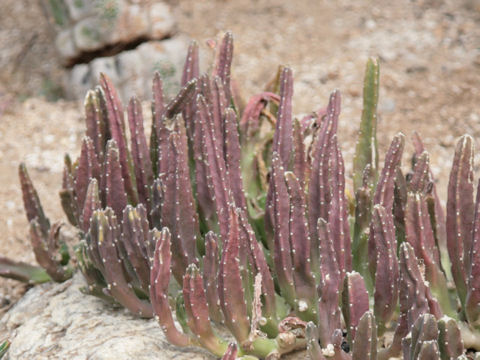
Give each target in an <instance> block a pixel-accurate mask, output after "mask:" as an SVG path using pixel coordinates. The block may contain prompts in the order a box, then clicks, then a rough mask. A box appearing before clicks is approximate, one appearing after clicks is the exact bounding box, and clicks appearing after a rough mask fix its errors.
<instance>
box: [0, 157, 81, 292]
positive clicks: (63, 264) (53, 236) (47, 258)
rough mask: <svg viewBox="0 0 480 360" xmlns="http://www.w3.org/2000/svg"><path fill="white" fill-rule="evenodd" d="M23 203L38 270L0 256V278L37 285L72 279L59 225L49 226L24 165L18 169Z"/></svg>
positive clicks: (35, 267) (67, 254)
mask: <svg viewBox="0 0 480 360" xmlns="http://www.w3.org/2000/svg"><path fill="white" fill-rule="evenodd" d="M19 178H20V184H21V187H22V193H23V203H24V207H25V212H26V214H27V219H28V221H29V223H30V242H31V244H32V248H33V252H34V254H35V258H36V260H37V262H38V264H39V265H40V266H41V267H38V266H33V265H29V264H26V263H23V262H17V261H14V260H11V259H8V258H6V257H3V256H1V257H0V276H3V277H8V278H12V279H15V280H20V281H23V282H27V283H30V284H38V283H42V282H46V281H50V280H54V281H59V282H61V281H65V280H67V279H69V278H70V277H71V276H72V268H71V267H70V266H69V265H68V262H69V259H70V255H69V253H68V249H67V246H66V244H65V242H64V240H63V239H62V236H61V233H60V228H61V223H58V222H57V223H55V224H53V225H50V220H49V219H48V218H47V217H46V216H45V213H44V211H43V208H42V205H41V203H40V199H39V197H38V194H37V191H36V190H35V188H34V187H33V184H32V182H31V180H30V177H29V175H28V172H27V169H26V168H25V165H23V164H22V165H20V167H19Z"/></svg>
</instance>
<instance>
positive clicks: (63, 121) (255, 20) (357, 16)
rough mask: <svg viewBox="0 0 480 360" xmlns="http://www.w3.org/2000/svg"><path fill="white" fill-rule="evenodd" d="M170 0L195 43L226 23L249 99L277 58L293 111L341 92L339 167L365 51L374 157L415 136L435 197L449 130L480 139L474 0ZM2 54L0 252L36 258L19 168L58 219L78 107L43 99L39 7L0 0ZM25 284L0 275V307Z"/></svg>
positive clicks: (44, 25)
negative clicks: (371, 76) (375, 96)
mask: <svg viewBox="0 0 480 360" xmlns="http://www.w3.org/2000/svg"><path fill="white" fill-rule="evenodd" d="M32 3H33V4H32ZM170 3H172V5H173V6H175V7H176V10H175V14H176V16H177V18H178V21H179V29H180V31H181V32H184V33H186V34H187V35H189V36H190V37H192V38H194V39H197V40H198V41H199V42H200V43H202V44H204V43H205V40H207V39H209V38H212V37H215V36H216V35H217V34H218V32H220V31H222V30H226V29H229V30H232V31H233V33H234V35H235V58H234V59H235V60H234V74H235V78H236V81H237V82H238V85H239V87H240V88H241V90H242V93H243V94H244V96H245V97H249V96H251V95H253V94H254V93H257V92H259V91H261V90H262V89H263V87H264V86H265V84H266V83H267V82H268V81H269V80H270V79H271V78H272V76H273V75H274V74H275V72H276V69H277V66H278V65H279V64H287V65H289V66H291V67H292V68H293V71H294V74H295V78H296V83H295V103H294V104H295V109H294V110H295V113H297V114H301V113H307V112H310V111H312V110H317V109H318V108H320V107H322V106H324V105H325V104H326V101H327V100H328V95H329V93H330V92H331V91H332V90H333V89H336V88H338V89H340V90H341V91H342V93H343V110H342V116H341V125H340V135H339V136H340V141H341V144H342V148H343V152H344V155H345V157H346V163H347V170H348V168H349V166H348V164H349V163H350V161H351V157H352V153H353V145H354V142H355V131H356V129H357V127H358V121H359V118H360V114H361V102H362V101H361V99H362V98H361V96H362V77H363V72H364V66H365V62H366V59H367V58H368V56H378V57H379V58H380V63H381V86H380V106H379V126H378V131H379V142H380V146H381V151H380V152H381V153H383V152H384V151H385V149H386V147H387V146H388V143H389V141H390V139H391V138H392V136H393V135H394V134H395V133H397V132H398V131H402V132H404V133H405V134H406V135H407V139H409V136H410V135H411V133H412V131H414V130H416V131H418V132H420V133H421V135H422V136H423V138H424V141H425V144H426V146H427V148H428V149H429V150H430V153H431V162H432V167H433V170H434V173H435V174H436V176H437V179H438V185H439V190H440V193H441V194H442V197H443V198H444V195H445V192H446V191H445V189H446V184H447V181H448V180H447V179H448V171H449V166H450V163H451V159H452V156H453V148H454V144H455V141H456V139H457V137H458V136H459V135H461V134H463V133H470V134H471V135H473V136H474V137H476V136H477V135H480V101H479V100H480V96H479V87H478V84H480V5H479V4H478V2H476V0H470V1H460V0H458V1H456V0H445V1H442V0H418V1H407V0H404V1H396V2H393V1H386V0H382V1H377V2H375V5H372V4H373V2H370V1H352V0H350V1H346V0H341V1H308V0H296V1H273V0H270V1H268V0H235V1H234V0H230V1H227V0H226V1H220V0H217V1H215V0H208V1H206V0H205V1H198V0H181V1H180V0H178V1H173V0H172V1H170ZM0 49H1V52H0V119H1V120H0V136H1V137H0V138H1V141H0V160H1V161H0V183H1V184H2V186H1V187H0V203H1V205H2V206H0V228H1V229H2V233H1V235H0V247H1V249H3V251H1V253H2V254H3V255H7V256H9V257H12V258H15V259H19V260H24V261H29V262H33V261H34V258H33V255H32V253H31V250H30V247H29V241H28V234H27V232H28V231H27V222H26V219H25V216H24V213H23V209H22V200H21V193H20V190H19V185H18V180H17V167H18V164H19V163H20V162H21V161H25V162H26V163H27V165H28V168H29V170H30V175H31V177H32V178H33V180H34V182H35V185H36V186H37V189H38V191H39V194H40V197H41V199H42V201H43V204H44V207H45V209H46V211H47V213H48V215H49V216H50V218H51V219H52V220H58V219H61V220H65V218H64V216H63V214H62V211H61V209H60V204H59V199H58V190H59V188H60V182H61V169H62V161H63V154H64V153H65V152H69V153H71V154H77V153H78V151H79V142H80V140H81V137H82V133H83V122H82V111H81V106H80V104H79V103H78V102H65V101H58V102H55V103H50V102H47V101H46V100H45V97H50V98H53V97H55V96H56V92H55V91H56V89H57V88H58V84H60V78H61V75H62V73H63V70H62V69H61V68H60V67H59V65H58V62H57V60H56V58H55V50H54V47H53V42H52V40H51V33H50V29H49V26H48V22H47V21H46V20H45V17H43V14H42V12H41V11H40V8H39V7H37V6H36V3H35V2H32V1H29V0H23V1H19V0H2V3H1V5H0ZM203 50H204V51H207V50H206V46H204V49H203ZM410 153H411V145H408V146H407V149H406V154H410ZM404 163H405V164H407V156H405V159H404ZM477 163H480V162H478V161H477ZM347 172H348V171H347ZM24 290H25V287H24V286H22V285H18V284H17V283H15V282H13V281H5V280H1V282H0V309H1V308H2V307H3V310H5V308H6V307H8V306H7V304H8V303H11V302H12V301H15V300H16V299H18V297H19V296H20V295H21V293H22V292H23V291H24Z"/></svg>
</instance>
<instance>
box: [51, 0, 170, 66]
mask: <svg viewBox="0 0 480 360" xmlns="http://www.w3.org/2000/svg"><path fill="white" fill-rule="evenodd" d="M52 6H53V5H52ZM57 7H58V9H56V10H54V9H53V7H50V10H51V12H52V16H53V15H54V14H57V17H58V16H59V14H60V13H61V15H62V19H61V25H60V24H57V26H56V27H55V30H56V31H57V35H56V44H57V47H59V49H58V50H59V54H60V56H61V58H62V60H63V62H64V63H65V64H67V65H68V64H71V63H72V61H74V60H75V59H76V58H78V57H80V56H81V55H82V53H86V52H92V51H100V52H101V51H102V50H103V49H105V48H108V47H115V46H123V45H125V44H132V43H135V42H136V41H139V40H140V39H141V40H143V41H145V40H161V39H164V38H167V37H170V36H172V35H173V34H174V33H175V31H176V23H175V19H174V17H173V14H172V11H171V9H170V7H169V6H168V5H167V4H165V3H164V2H162V1H159V0H141V1H126V0H60V1H59V2H58V6H57ZM59 9H60V10H61V11H60V10H59ZM68 34H70V35H68Z"/></svg>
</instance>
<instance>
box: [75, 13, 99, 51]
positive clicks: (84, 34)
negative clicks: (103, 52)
mask: <svg viewBox="0 0 480 360" xmlns="http://www.w3.org/2000/svg"><path fill="white" fill-rule="evenodd" d="M105 33H106V31H105V29H104V25H103V24H102V21H101V20H100V19H99V18H97V17H89V18H86V19H83V20H82V21H80V22H78V23H77V24H76V25H75V26H74V28H73V38H74V41H75V44H76V46H77V49H78V51H79V52H82V51H93V50H96V49H99V48H100V47H102V46H103V45H104V41H103V37H104V34H105ZM77 55H78V54H77Z"/></svg>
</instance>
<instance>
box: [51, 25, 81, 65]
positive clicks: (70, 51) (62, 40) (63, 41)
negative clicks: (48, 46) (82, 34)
mask: <svg viewBox="0 0 480 360" xmlns="http://www.w3.org/2000/svg"><path fill="white" fill-rule="evenodd" d="M55 47H56V48H57V50H58V53H59V54H60V56H61V57H62V58H73V57H75V55H77V48H76V46H75V42H74V41H73V37H72V32H71V31H70V30H63V31H60V32H59V33H58V35H57V37H56V39H55Z"/></svg>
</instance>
